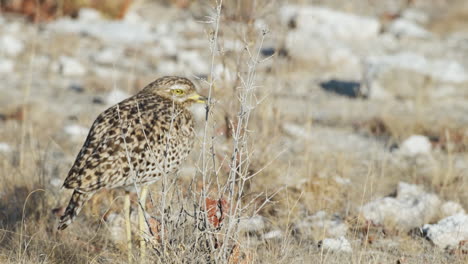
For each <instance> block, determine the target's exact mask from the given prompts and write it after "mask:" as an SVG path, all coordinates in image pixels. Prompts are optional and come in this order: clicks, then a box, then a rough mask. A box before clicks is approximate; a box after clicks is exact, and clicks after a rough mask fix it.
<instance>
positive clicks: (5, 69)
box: [0, 59, 15, 73]
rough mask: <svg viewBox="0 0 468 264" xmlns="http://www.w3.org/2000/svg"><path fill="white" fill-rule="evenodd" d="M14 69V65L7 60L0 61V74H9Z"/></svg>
mask: <svg viewBox="0 0 468 264" xmlns="http://www.w3.org/2000/svg"><path fill="white" fill-rule="evenodd" d="M14 69H15V64H14V62H13V61H12V60H9V59H0V73H11V72H13V70H14Z"/></svg>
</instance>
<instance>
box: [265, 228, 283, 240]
mask: <svg viewBox="0 0 468 264" xmlns="http://www.w3.org/2000/svg"><path fill="white" fill-rule="evenodd" d="M282 237H283V231H281V230H273V231H270V232H268V233H266V234H264V235H263V239H267V240H268V239H280V238H282Z"/></svg>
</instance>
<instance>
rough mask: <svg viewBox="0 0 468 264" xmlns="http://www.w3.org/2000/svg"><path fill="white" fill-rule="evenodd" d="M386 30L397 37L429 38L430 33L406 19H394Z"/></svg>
mask: <svg viewBox="0 0 468 264" xmlns="http://www.w3.org/2000/svg"><path fill="white" fill-rule="evenodd" d="M388 31H389V32H390V33H392V34H394V35H395V36H397V37H410V38H421V39H425V38H430V37H432V34H431V33H430V32H429V31H427V30H426V29H424V28H423V27H421V26H419V25H417V24H415V23H413V22H411V21H409V20H406V19H402V18H400V19H396V20H395V21H393V22H392V23H391V24H390V26H389V27H388Z"/></svg>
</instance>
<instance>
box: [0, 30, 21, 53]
mask: <svg viewBox="0 0 468 264" xmlns="http://www.w3.org/2000/svg"><path fill="white" fill-rule="evenodd" d="M23 50H24V44H23V42H22V41H21V40H19V39H17V38H15V37H14V36H12V35H4V36H2V37H1V38H0V53H3V54H6V55H8V56H12V57H13V56H17V55H19V54H20V53H21V52H23Z"/></svg>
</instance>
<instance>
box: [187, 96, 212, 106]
mask: <svg viewBox="0 0 468 264" xmlns="http://www.w3.org/2000/svg"><path fill="white" fill-rule="evenodd" d="M188 99H190V100H192V101H194V102H195V103H201V104H204V103H206V101H208V98H207V97H205V96H202V95H199V94H197V93H194V94H193V95H192V96H190V97H189V98H188Z"/></svg>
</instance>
